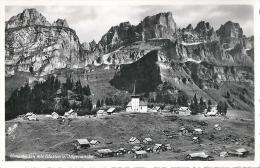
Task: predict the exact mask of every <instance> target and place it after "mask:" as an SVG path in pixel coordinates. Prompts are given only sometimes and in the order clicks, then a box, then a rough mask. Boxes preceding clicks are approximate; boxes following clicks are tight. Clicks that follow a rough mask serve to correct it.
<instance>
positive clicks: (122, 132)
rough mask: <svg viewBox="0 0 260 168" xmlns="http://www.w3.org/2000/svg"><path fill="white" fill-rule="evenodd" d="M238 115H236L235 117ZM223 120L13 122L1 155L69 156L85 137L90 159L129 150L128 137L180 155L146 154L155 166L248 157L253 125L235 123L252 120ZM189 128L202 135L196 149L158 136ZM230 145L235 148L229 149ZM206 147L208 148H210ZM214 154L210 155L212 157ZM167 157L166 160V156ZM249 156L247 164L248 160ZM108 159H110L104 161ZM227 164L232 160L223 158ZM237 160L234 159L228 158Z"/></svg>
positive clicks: (136, 117)
mask: <svg viewBox="0 0 260 168" xmlns="http://www.w3.org/2000/svg"><path fill="white" fill-rule="evenodd" d="M238 114H241V115H238ZM228 115H229V116H230V117H231V119H222V118H219V117H216V118H215V117H214V118H211V117H207V118H204V117H201V116H195V117H182V118H178V119H177V120H176V121H169V120H166V118H165V117H163V116H161V115H159V114H127V113H125V114H123V113H122V114H119V115H115V116H108V117H104V118H103V119H97V118H94V119H93V118H78V119H74V120H73V121H72V122H71V126H68V125H67V124H63V125H59V124H58V121H57V120H52V119H50V118H46V117H41V118H40V120H39V121H38V122H37V121H35V122H34V121H32V122H29V121H24V120H22V119H19V118H18V119H14V120H11V121H7V122H6V129H7V128H8V127H9V126H10V125H13V124H14V123H18V128H17V130H16V132H15V139H14V140H11V139H10V138H6V154H7V155H8V154H10V153H28V152H29V153H30V152H33V153H34V152H53V153H69V154H73V149H74V147H73V145H72V142H73V140H74V139H76V138H84V137H87V138H89V139H98V140H100V141H101V145H100V146H98V147H92V148H90V149H86V150H83V151H81V152H80V154H91V153H93V151H94V150H96V149H99V148H111V149H118V148H120V147H126V148H129V149H130V148H131V147H133V145H129V144H128V143H127V141H128V140H129V139H130V137H132V136H136V137H138V138H145V137H151V138H152V139H153V140H154V142H156V143H170V144H171V145H172V147H174V148H175V149H181V151H182V152H181V153H174V152H170V151H169V152H167V153H162V154H160V155H155V154H151V155H149V158H148V160H149V159H154V160H158V159H160V158H162V159H164V160H182V159H183V156H184V155H185V154H187V153H188V152H189V151H193V152H195V151H201V150H205V151H207V152H209V153H210V154H212V155H213V156H214V157H216V159H220V158H219V157H218V156H217V155H218V154H219V153H218V152H220V151H222V150H224V148H225V147H240V146H247V148H249V149H250V151H251V152H254V150H253V147H254V144H253V137H254V123H252V122H250V121H240V120H237V119H236V118H240V117H244V118H252V117H253V116H252V113H245V112H243V111H235V112H234V111H230V112H229V113H228ZM202 120H203V121H205V122H206V123H207V124H209V125H208V126H201V125H200V122H199V121H202ZM216 123H218V124H220V125H221V126H222V131H215V130H214V129H213V128H214V127H213V126H214V124H216ZM187 125H189V126H190V127H193V128H198V127H199V128H202V129H203V130H205V135H203V136H202V137H201V138H202V144H203V145H202V146H200V145H199V144H193V143H192V140H191V139H192V137H185V136H179V137H176V138H175V139H167V138H166V136H165V135H164V134H163V133H162V130H171V131H177V130H178V129H179V128H180V127H181V126H187ZM213 133H214V136H215V139H214V140H213V141H211V140H209V136H210V135H211V134H213ZM108 141H112V142H113V144H110V145H106V144H105V142H108ZM234 142H238V143H239V144H238V145H235V144H234ZM210 144H211V145H210ZM248 145H249V146H248ZM213 150H215V151H217V152H216V153H214V152H213V153H212V151H213ZM166 154H167V156H166ZM252 158H253V155H251V156H250V157H249V158H245V159H252ZM110 159H111V158H110ZM132 159H133V158H131V156H130V155H127V156H125V157H122V158H112V160H132ZM228 159H232V158H228ZM233 159H237V158H233Z"/></svg>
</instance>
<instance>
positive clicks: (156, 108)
mask: <svg viewBox="0 0 260 168" xmlns="http://www.w3.org/2000/svg"><path fill="white" fill-rule="evenodd" d="M159 111H161V107H160V106H154V107H153V108H152V109H151V112H159Z"/></svg>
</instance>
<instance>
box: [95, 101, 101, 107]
mask: <svg viewBox="0 0 260 168" xmlns="http://www.w3.org/2000/svg"><path fill="white" fill-rule="evenodd" d="M96 107H97V108H99V107H101V102H100V100H99V99H98V100H97V103H96Z"/></svg>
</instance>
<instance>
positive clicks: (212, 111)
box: [205, 106, 218, 116]
mask: <svg viewBox="0 0 260 168" xmlns="http://www.w3.org/2000/svg"><path fill="white" fill-rule="evenodd" d="M217 113H218V110H217V106H211V110H210V111H209V112H207V113H206V114H205V115H206V116H216V115H217Z"/></svg>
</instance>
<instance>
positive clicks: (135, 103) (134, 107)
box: [126, 86, 148, 112]
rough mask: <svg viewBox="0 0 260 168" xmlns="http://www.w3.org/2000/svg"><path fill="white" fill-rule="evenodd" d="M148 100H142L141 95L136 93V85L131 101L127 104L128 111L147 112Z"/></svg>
mask: <svg viewBox="0 0 260 168" xmlns="http://www.w3.org/2000/svg"><path fill="white" fill-rule="evenodd" d="M147 109H148V108H147V102H144V101H141V100H140V96H139V95H136V94H135V86H134V91H133V95H132V96H131V101H130V102H129V103H128V104H127V107H126V112H147Z"/></svg>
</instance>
